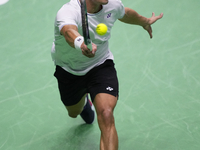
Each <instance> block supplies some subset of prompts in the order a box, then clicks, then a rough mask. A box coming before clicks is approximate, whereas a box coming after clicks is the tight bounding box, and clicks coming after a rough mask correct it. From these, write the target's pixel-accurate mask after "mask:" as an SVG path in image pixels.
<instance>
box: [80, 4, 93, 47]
mask: <svg viewBox="0 0 200 150" xmlns="http://www.w3.org/2000/svg"><path fill="white" fill-rule="evenodd" d="M80 2H81V18H82V30H83V37H84V43H85V45H87V47H88V48H89V49H90V50H92V41H91V39H90V34H89V28H88V17H87V7H86V2H85V0H80Z"/></svg>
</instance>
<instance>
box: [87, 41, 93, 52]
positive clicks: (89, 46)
mask: <svg viewBox="0 0 200 150" xmlns="http://www.w3.org/2000/svg"><path fill="white" fill-rule="evenodd" d="M87 48H89V49H90V51H92V42H91V43H90V44H88V45H87Z"/></svg>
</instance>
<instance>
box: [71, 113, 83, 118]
mask: <svg viewBox="0 0 200 150" xmlns="http://www.w3.org/2000/svg"><path fill="white" fill-rule="evenodd" d="M80 113H81V112H68V115H69V117H71V118H76V117H77V116H78V115H79V114H80Z"/></svg>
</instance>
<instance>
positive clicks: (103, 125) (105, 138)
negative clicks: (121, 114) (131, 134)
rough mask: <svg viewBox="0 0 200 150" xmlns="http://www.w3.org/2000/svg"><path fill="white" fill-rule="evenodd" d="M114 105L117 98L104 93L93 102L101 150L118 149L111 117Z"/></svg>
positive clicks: (113, 122)
mask: <svg viewBox="0 0 200 150" xmlns="http://www.w3.org/2000/svg"><path fill="white" fill-rule="evenodd" d="M116 103H117V97H115V96H113V95H110V94H106V93H100V94H97V95H96V97H95V100H94V106H95V109H96V112H97V119H98V124H99V128H100V130H101V141H100V149H101V150H117V149H118V136H117V131H116V128H115V121H114V115H113V111H114V108H115V106H116Z"/></svg>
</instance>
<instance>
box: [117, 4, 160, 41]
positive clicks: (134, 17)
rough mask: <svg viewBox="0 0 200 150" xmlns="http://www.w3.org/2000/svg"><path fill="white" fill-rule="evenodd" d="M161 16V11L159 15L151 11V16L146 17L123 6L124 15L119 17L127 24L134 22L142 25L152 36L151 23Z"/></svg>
mask: <svg viewBox="0 0 200 150" xmlns="http://www.w3.org/2000/svg"><path fill="white" fill-rule="evenodd" d="M162 17H163V13H161V14H160V15H159V16H155V13H152V16H151V18H146V17H144V16H141V15H139V14H138V13H137V12H136V11H135V10H133V9H131V8H128V7H125V15H124V17H123V18H121V19H119V20H120V21H122V22H124V23H128V24H135V25H140V26H142V27H143V28H144V29H145V30H147V32H148V33H149V35H150V38H152V37H153V36H152V28H151V25H152V24H153V23H155V22H156V21H157V20H158V19H161V18H162Z"/></svg>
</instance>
